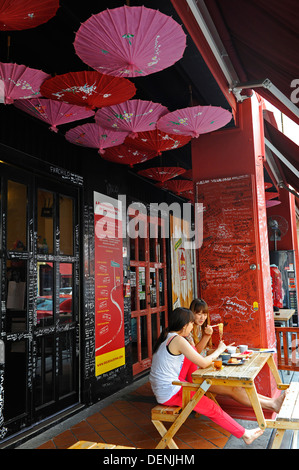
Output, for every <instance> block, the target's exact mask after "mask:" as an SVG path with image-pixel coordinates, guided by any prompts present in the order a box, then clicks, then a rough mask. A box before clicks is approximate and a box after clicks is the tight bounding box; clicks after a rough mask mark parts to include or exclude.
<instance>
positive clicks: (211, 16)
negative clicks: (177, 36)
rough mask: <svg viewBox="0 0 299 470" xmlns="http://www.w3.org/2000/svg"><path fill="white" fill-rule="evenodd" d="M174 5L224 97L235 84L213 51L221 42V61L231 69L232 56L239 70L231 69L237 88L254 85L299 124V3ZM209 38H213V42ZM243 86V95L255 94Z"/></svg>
mask: <svg viewBox="0 0 299 470" xmlns="http://www.w3.org/2000/svg"><path fill="white" fill-rule="evenodd" d="M171 2H172V4H173V5H174V7H175V8H176V10H177V12H178V14H179V15H180V17H181V19H182V21H183V22H184V25H185V27H186V28H187V30H188V31H189V33H190V35H191V36H192V39H193V41H194V42H195V44H196V45H197V47H198V49H199V51H200V53H201V54H202V56H203V58H204V60H205V62H206V63H207V65H208V66H209V68H210V70H211V72H212V73H213V75H214V77H215V78H216V80H217V81H218V83H219V84H220V86H221V88H222V91H223V92H224V93H225V92H227V91H228V88H229V86H233V87H234V86H235V85H231V84H229V83H228V79H227V77H225V72H224V70H223V69H222V70H220V68H219V64H220V62H219V60H220V59H219V57H218V59H217V54H216V51H215V50H213V47H214V45H215V44H216V50H217V47H218V52H219V56H221V57H222V59H221V60H222V61H223V62H225V63H226V64H227V65H228V61H227V60H226V55H228V58H229V60H230V64H231V65H232V66H233V70H230V74H231V79H232V81H233V82H235V81H236V80H237V81H238V82H239V83H236V86H238V85H239V84H243V85H245V84H248V86H249V85H250V86H249V88H252V89H254V90H255V91H256V92H257V93H259V94H260V95H261V96H262V97H263V98H265V99H266V100H267V101H269V102H270V103H271V104H273V105H274V106H275V107H276V108H277V109H279V110H280V111H282V112H283V113H284V114H286V115H287V116H289V117H290V118H291V119H292V120H293V121H294V122H296V123H297V124H299V114H298V112H297V109H298V103H296V100H299V61H298V51H299V34H298V31H299V15H298V1H297V0H285V1H284V2H282V1H281V0H250V1H248V0H202V1H200V2H196V1H195V0H185V1H182V0H171ZM202 19H203V21H202ZM218 36H219V38H218ZM208 38H210V39H211V38H212V39H211V41H209V39H208ZM219 39H220V41H221V43H222V44H220V43H219ZM208 43H209V44H210V45H208ZM223 48H224V51H223ZM215 54H216V55H215ZM216 62H217V63H216ZM229 67H230V65H229ZM265 81H266V82H265ZM252 82H256V83H257V82H258V83H260V84H261V83H266V86H268V85H269V84H270V87H268V88H265V87H264V86H259V87H255V86H253V84H252ZM271 84H273V85H274V87H275V88H276V89H278V91H279V92H280V93H282V95H284V97H285V98H287V100H289V102H290V104H291V107H292V106H293V107H295V113H296V114H295V113H294V111H291V110H290V109H289V108H288V107H287V106H286V105H285V104H284V103H283V102H282V101H281V100H279V99H278V98H277V97H276V96H275V95H273V94H272V92H271V91H270V90H271ZM225 88H226V89H225ZM241 88H242V89H243V92H242V94H248V92H250V90H247V89H246V88H244V87H241ZM272 90H273V87H272ZM273 91H275V90H273ZM230 95H231V96H232V93H230ZM284 97H283V98H284ZM232 106H233V105H232Z"/></svg>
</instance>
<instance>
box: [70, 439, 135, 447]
mask: <svg viewBox="0 0 299 470" xmlns="http://www.w3.org/2000/svg"><path fill="white" fill-rule="evenodd" d="M69 449H136V447H125V446H118V445H116V444H107V443H106V442H91V441H78V442H76V443H75V444H73V445H72V446H71V447H69Z"/></svg>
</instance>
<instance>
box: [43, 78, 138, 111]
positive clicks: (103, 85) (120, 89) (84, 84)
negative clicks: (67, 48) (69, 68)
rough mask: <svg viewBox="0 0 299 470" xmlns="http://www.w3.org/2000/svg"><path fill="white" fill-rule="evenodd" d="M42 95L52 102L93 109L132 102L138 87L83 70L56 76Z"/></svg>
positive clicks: (48, 81) (46, 82)
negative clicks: (130, 100) (131, 99)
mask: <svg viewBox="0 0 299 470" xmlns="http://www.w3.org/2000/svg"><path fill="white" fill-rule="evenodd" d="M41 93H42V95H43V96H44V97H46V98H50V99H52V100H57V101H64V102H65V103H69V104H76V105H78V106H85V107H87V108H91V109H94V108H101V107H102V106H111V105H113V104H117V103H122V102H123V101H127V100H129V99H130V98H132V97H133V96H134V95H135V93H136V87H135V85H134V84H133V83H131V82H130V81H129V80H127V79H126V78H119V77H109V76H108V75H103V74H102V73H99V72H94V71H80V72H68V73H65V74H63V75H56V76H55V77H52V78H50V79H49V80H46V81H45V82H44V83H43V85H42V87H41Z"/></svg>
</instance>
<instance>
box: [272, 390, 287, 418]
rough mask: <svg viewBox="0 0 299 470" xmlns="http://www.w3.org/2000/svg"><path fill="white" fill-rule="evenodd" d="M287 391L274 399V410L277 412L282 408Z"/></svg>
mask: <svg viewBox="0 0 299 470" xmlns="http://www.w3.org/2000/svg"><path fill="white" fill-rule="evenodd" d="M286 393H287V391H284V392H282V393H281V394H280V395H279V397H277V398H276V399H275V400H273V411H274V412H275V413H279V410H280V408H281V405H282V402H283V400H284V399H285V397H286Z"/></svg>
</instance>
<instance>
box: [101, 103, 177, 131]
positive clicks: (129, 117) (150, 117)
mask: <svg viewBox="0 0 299 470" xmlns="http://www.w3.org/2000/svg"><path fill="white" fill-rule="evenodd" d="M167 112H168V109H167V108H165V106H162V105H161V104H159V103H152V101H143V100H130V101H126V102H125V103H121V104H116V105H114V106H110V107H105V108H102V109H100V110H99V111H97V112H96V116H95V120H96V122H97V123H98V124H100V126H102V127H106V128H108V129H114V130H115V131H122V132H129V133H130V134H129V135H130V137H132V138H134V137H136V136H137V133H138V132H144V131H151V130H152V129H156V124H157V121H158V119H159V118H160V117H161V116H163V115H164V114H166V113H167Z"/></svg>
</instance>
